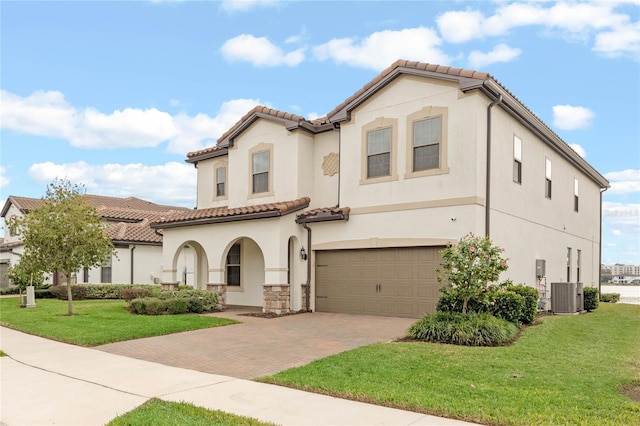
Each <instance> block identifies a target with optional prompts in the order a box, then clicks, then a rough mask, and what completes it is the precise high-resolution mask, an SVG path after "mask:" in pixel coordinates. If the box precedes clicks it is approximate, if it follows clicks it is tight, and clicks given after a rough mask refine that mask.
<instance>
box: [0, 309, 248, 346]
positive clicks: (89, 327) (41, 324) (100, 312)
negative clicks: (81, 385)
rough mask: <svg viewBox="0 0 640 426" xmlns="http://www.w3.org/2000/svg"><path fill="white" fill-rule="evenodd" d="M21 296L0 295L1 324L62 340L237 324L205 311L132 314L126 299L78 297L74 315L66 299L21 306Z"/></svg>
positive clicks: (103, 339)
mask: <svg viewBox="0 0 640 426" xmlns="http://www.w3.org/2000/svg"><path fill="white" fill-rule="evenodd" d="M18 305H19V299H18V298H14V297H6V298H0V325H3V326H6V327H9V328H13V329H15V330H19V331H24V332H25V333H30V334H35V335H36V336H42V337H46V338H50V339H55V340H59V341H62V342H67V343H73V344H77V345H82V346H97V345H103V344H106V343H112V342H119V341H123V340H131V339H139V338H141V337H150V336H159V335H163V334H171V333H178V332H181V331H189V330H198V329H201V328H209V327H218V326H221V325H228V324H236V323H237V321H234V320H230V319H226V318H215V317H210V316H203V315H194V314H188V315H157V316H148V315H133V314H131V313H129V312H128V311H127V310H125V307H126V306H127V302H125V301H124V300H78V301H74V302H73V311H74V315H73V316H72V317H70V316H68V315H67V301H66V300H55V299H37V300H36V307H35V308H19V307H18Z"/></svg>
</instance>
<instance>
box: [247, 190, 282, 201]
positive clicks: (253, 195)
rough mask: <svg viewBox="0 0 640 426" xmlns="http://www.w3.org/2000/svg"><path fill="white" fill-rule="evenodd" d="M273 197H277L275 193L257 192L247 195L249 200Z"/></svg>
mask: <svg viewBox="0 0 640 426" xmlns="http://www.w3.org/2000/svg"><path fill="white" fill-rule="evenodd" d="M273 195H275V192H274V191H268V192H256V193H253V192H250V193H249V195H247V198H248V199H251V198H264V197H271V196H273Z"/></svg>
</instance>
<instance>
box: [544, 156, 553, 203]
mask: <svg viewBox="0 0 640 426" xmlns="http://www.w3.org/2000/svg"><path fill="white" fill-rule="evenodd" d="M552 191H553V185H552V180H551V159H549V158H548V157H545V159H544V196H545V197H546V198H548V199H549V200H550V199H551V198H552V196H553V192H552Z"/></svg>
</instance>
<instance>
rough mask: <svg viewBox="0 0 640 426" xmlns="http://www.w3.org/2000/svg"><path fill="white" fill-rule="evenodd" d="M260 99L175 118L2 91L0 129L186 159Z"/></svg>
mask: <svg viewBox="0 0 640 426" xmlns="http://www.w3.org/2000/svg"><path fill="white" fill-rule="evenodd" d="M259 103H260V101H259V100H257V99H235V100H231V101H228V102H225V103H223V104H222V106H221V107H220V111H219V114H218V115H217V116H216V117H209V116H208V115H206V114H198V115H196V116H190V115H187V114H184V113H180V114H178V115H175V116H172V115H170V114H169V113H167V112H163V111H159V110H158V109H156V108H150V109H137V108H125V109H123V110H116V111H113V112H111V113H104V112H101V111H98V110H96V109H93V108H85V109H78V108H76V107H73V106H71V105H69V104H68V103H67V101H66V100H65V99H64V95H63V94H62V93H60V92H55V91H51V92H35V93H33V94H31V95H29V96H27V97H21V96H18V95H15V94H13V93H10V92H7V91H4V90H1V91H0V126H1V128H2V129H4V130H11V131H15V132H20V133H26V134H29V135H35V136H44V137H49V138H54V139H65V140H68V141H69V143H70V144H71V145H73V146H75V147H78V148H87V149H110V148H140V147H156V146H158V145H160V144H162V143H164V142H168V146H167V151H168V152H171V153H176V154H186V153H187V152H189V151H195V150H198V149H201V148H203V147H204V146H205V145H212V144H214V143H215V140H216V139H217V138H218V137H220V136H221V135H222V134H223V133H224V132H225V131H226V130H227V129H229V127H231V126H232V125H233V124H235V122H236V121H238V120H239V119H240V118H241V117H242V116H243V115H244V114H245V113H246V112H248V111H249V110H250V109H251V108H253V107H254V106H256V105H258V104H259Z"/></svg>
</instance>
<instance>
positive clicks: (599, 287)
mask: <svg viewBox="0 0 640 426" xmlns="http://www.w3.org/2000/svg"><path fill="white" fill-rule="evenodd" d="M606 190H607V188H602V189H600V238H599V241H598V298H600V296H602V193H603V192H604V191H606Z"/></svg>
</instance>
